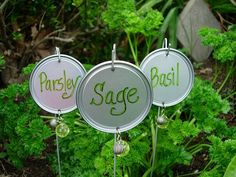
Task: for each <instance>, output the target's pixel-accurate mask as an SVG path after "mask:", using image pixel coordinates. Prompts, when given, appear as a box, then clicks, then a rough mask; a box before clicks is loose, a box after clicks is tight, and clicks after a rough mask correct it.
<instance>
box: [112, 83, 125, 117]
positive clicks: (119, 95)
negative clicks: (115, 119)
mask: <svg viewBox="0 0 236 177" xmlns="http://www.w3.org/2000/svg"><path fill="white" fill-rule="evenodd" d="M127 89H128V87H125V88H124V89H123V90H121V91H119V92H118V93H117V96H116V101H117V102H118V103H124V109H123V111H121V112H120V113H115V112H114V111H115V110H116V108H115V107H112V108H111V110H110V114H111V115H113V116H120V115H122V114H124V113H125V111H126V102H125V95H126V90H127Z"/></svg>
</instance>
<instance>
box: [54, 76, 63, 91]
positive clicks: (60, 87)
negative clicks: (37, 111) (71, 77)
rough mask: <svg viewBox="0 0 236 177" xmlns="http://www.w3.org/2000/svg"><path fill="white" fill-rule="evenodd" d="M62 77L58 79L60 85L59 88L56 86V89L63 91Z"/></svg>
mask: <svg viewBox="0 0 236 177" xmlns="http://www.w3.org/2000/svg"><path fill="white" fill-rule="evenodd" d="M61 80H62V78H60V79H57V80H56V81H57V85H59V88H58V87H57V88H56V91H62V90H63V83H62V82H61Z"/></svg>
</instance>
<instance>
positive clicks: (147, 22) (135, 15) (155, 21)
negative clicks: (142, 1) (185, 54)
mask: <svg viewBox="0 0 236 177" xmlns="http://www.w3.org/2000/svg"><path fill="white" fill-rule="evenodd" d="M102 17H103V20H104V21H105V23H106V24H108V26H109V27H110V28H111V29H118V30H124V31H125V32H126V33H133V34H136V33H141V34H143V35H144V36H154V35H157V34H158V29H159V27H160V25H161V24H162V21H163V16H162V14H161V13H160V12H158V11H157V10H153V9H152V8H149V9H145V10H141V11H137V10H136V8H135V2H134V1H133V0H128V1H124V0H119V1H114V0H109V1H108V5H107V10H106V11H105V12H104V13H103V14H102Z"/></svg>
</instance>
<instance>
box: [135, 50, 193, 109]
mask: <svg viewBox="0 0 236 177" xmlns="http://www.w3.org/2000/svg"><path fill="white" fill-rule="evenodd" d="M140 68H141V70H142V71H143V73H144V74H145V75H146V76H147V77H148V78H149V80H150V82H151V85H152V89H153V93H154V98H153V104H154V105H156V106H161V107H163V106H165V107H168V106H173V105H176V104H178V103H179V102H181V101H182V100H184V99H185V98H186V97H187V95H188V94H189V92H190V91H191V89H192V86H193V81H194V70H193V67H192V64H191V62H190V61H189V59H188V58H187V57H186V56H185V55H184V54H183V53H181V52H180V51H178V50H175V49H172V48H161V49H158V50H155V51H153V52H151V53H150V54H148V55H147V56H146V57H145V58H144V60H143V61H142V63H141V65H140Z"/></svg>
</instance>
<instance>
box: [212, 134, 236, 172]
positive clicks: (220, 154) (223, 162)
mask: <svg viewBox="0 0 236 177" xmlns="http://www.w3.org/2000/svg"><path fill="white" fill-rule="evenodd" d="M208 139H209V140H210V142H211V143H212V146H211V148H210V149H209V153H210V157H211V160H212V161H213V162H214V163H216V164H217V165H219V166H220V167H219V168H221V169H223V171H225V169H226V168H227V166H228V164H229V163H230V161H231V159H232V158H233V157H234V156H235V154H236V140H234V139H227V140H224V141H223V140H222V139H221V138H219V137H216V136H214V135H212V136H210V137H209V138H208Z"/></svg>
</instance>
